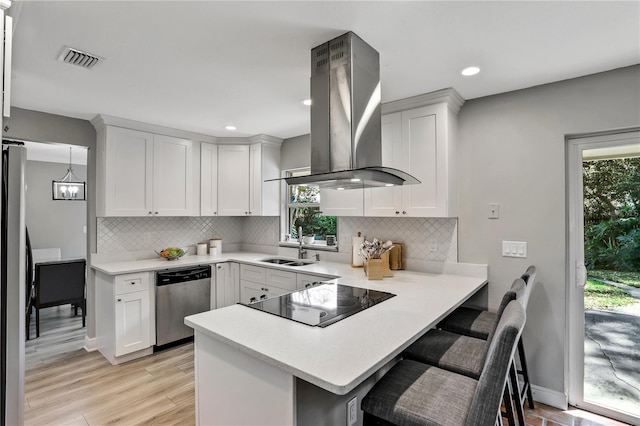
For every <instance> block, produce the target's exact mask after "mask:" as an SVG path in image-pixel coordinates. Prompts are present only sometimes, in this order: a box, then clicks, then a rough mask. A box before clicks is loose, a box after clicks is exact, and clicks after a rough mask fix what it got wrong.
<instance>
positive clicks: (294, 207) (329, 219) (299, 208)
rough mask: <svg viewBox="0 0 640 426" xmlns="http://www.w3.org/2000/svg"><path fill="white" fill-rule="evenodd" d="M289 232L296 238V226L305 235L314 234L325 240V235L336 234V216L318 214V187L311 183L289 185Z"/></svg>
mask: <svg viewBox="0 0 640 426" xmlns="http://www.w3.org/2000/svg"><path fill="white" fill-rule="evenodd" d="M288 210H289V221H288V223H289V234H291V236H292V237H293V238H298V237H299V236H298V228H299V227H300V226H301V227H302V233H303V234H304V235H305V236H310V235H315V239H316V240H325V239H326V236H327V235H337V223H338V220H337V219H338V218H337V217H336V216H321V215H320V189H319V188H318V187H317V186H313V185H290V186H289V204H288Z"/></svg>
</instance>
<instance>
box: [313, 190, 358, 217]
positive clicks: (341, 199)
mask: <svg viewBox="0 0 640 426" xmlns="http://www.w3.org/2000/svg"><path fill="white" fill-rule="evenodd" d="M363 196H364V191H363V190H362V189H347V190H344V191H338V190H337V189H320V211H321V214H322V215H323V216H362V214H363V212H364V209H363Z"/></svg>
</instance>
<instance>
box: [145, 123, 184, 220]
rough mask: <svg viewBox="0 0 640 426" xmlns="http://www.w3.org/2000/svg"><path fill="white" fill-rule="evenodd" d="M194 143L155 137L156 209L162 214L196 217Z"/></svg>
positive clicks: (154, 196) (166, 137)
mask: <svg viewBox="0 0 640 426" xmlns="http://www.w3.org/2000/svg"><path fill="white" fill-rule="evenodd" d="M192 169H193V143H192V141H190V140H186V139H180V138H174V137H172V136H165V135H154V136H153V212H154V214H155V215H159V216H193V215H194V209H193V198H194V186H193V172H192Z"/></svg>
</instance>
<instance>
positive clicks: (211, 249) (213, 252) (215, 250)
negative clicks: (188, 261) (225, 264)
mask: <svg viewBox="0 0 640 426" xmlns="http://www.w3.org/2000/svg"><path fill="white" fill-rule="evenodd" d="M209 256H213V257H218V256H220V249H218V247H209Z"/></svg>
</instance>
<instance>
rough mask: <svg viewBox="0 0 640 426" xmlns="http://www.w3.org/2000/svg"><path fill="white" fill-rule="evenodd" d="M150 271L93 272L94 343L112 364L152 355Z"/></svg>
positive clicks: (153, 309) (153, 330)
mask: <svg viewBox="0 0 640 426" xmlns="http://www.w3.org/2000/svg"><path fill="white" fill-rule="evenodd" d="M152 279H153V273H152V272H137V273H133V274H123V275H115V276H114V275H106V274H103V273H101V272H97V273H96V343H97V346H98V350H99V351H100V353H102V355H104V357H105V358H107V359H108V360H109V362H111V363H112V364H119V363H121V362H125V361H129V360H132V359H135V358H138V357H141V356H145V355H148V354H150V353H152V352H153V345H154V344H155V321H154V318H155V297H154V296H155V295H154V293H153V291H152V289H153V286H152Z"/></svg>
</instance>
